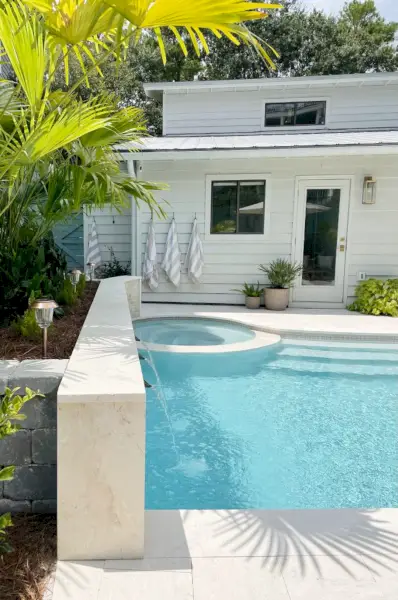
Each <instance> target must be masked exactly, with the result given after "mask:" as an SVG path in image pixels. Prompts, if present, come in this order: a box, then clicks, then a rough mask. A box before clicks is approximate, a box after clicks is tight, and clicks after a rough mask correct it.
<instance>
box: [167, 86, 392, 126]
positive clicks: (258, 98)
mask: <svg viewBox="0 0 398 600" xmlns="http://www.w3.org/2000/svg"><path fill="white" fill-rule="evenodd" d="M305 99H308V100H312V99H314V100H317V99H319V100H321V99H326V101H327V127H328V128H329V129H344V128H363V129H367V128H369V127H379V128H384V127H386V128H388V127H398V85H395V84H390V85H388V86H386V85H381V84H380V83H378V84H376V83H373V84H372V85H369V84H366V85H363V86H361V87H360V86H358V85H339V86H338V87H332V86H325V87H319V86H314V87H313V88H311V89H309V88H308V85H307V86H306V87H305V88H300V87H297V86H294V87H293V86H292V87H291V88H289V86H287V88H286V89H284V90H281V89H275V88H272V89H271V86H270V89H267V88H265V89H262V90H259V91H255V90H252V91H244V90H241V91H225V92H220V91H214V92H211V91H206V90H201V91H200V90H199V91H197V92H192V91H190V92H189V93H181V92H180V93H172V92H167V93H165V94H164V96H163V104H164V106H163V115H164V116H163V130H164V134H165V135H183V134H184V135H190V134H192V135H196V134H207V133H249V132H252V133H253V132H258V131H262V130H263V131H267V129H264V128H263V125H264V102H265V101H270V102H272V101H290V100H291V101H294V100H305ZM299 130H300V131H301V132H302V131H303V130H305V128H304V127H302V128H300V129H299ZM268 131H270V130H269V129H268ZM272 131H275V129H274V130H272ZM280 131H281V132H283V131H286V129H284V128H280Z"/></svg>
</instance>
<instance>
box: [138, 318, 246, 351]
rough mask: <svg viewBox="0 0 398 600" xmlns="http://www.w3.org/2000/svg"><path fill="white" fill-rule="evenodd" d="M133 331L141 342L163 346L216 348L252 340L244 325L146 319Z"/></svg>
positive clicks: (200, 320)
mask: <svg viewBox="0 0 398 600" xmlns="http://www.w3.org/2000/svg"><path fill="white" fill-rule="evenodd" d="M134 330H135V334H136V336H137V337H138V338H139V339H140V340H142V341H143V342H147V343H150V344H164V345H166V346H174V345H177V346H219V345H221V344H235V343H236V342H247V341H248V340H251V339H253V338H254V337H255V334H254V332H253V331H252V330H251V329H249V328H248V327H245V326H244V325H239V324H235V323H223V322H221V321H217V320H215V319H149V320H148V321H144V320H143V321H138V322H137V323H135V324H134Z"/></svg>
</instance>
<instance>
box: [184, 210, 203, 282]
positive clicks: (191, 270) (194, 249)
mask: <svg viewBox="0 0 398 600" xmlns="http://www.w3.org/2000/svg"><path fill="white" fill-rule="evenodd" d="M185 266H186V268H187V269H188V277H189V279H191V281H193V282H194V283H199V280H200V278H201V276H202V271H203V267H204V254H203V245H202V240H201V239H200V234H199V227H198V221H197V219H196V216H195V219H194V221H193V225H192V233H191V239H190V240H189V246H188V252H187V257H186V260H185Z"/></svg>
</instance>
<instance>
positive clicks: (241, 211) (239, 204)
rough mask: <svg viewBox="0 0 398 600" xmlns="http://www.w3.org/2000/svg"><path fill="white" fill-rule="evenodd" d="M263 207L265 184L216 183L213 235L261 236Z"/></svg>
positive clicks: (213, 184)
mask: <svg viewBox="0 0 398 600" xmlns="http://www.w3.org/2000/svg"><path fill="white" fill-rule="evenodd" d="M264 206H265V181H213V182H212V186H211V226H210V231H211V233H214V234H228V233H229V234H231V233H238V234H239V233H242V234H245V233H259V234H262V233H264Z"/></svg>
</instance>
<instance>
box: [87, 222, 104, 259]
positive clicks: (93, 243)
mask: <svg viewBox="0 0 398 600" xmlns="http://www.w3.org/2000/svg"><path fill="white" fill-rule="evenodd" d="M89 263H92V264H94V265H95V268H97V267H99V266H100V264H101V251H100V246H99V242H98V235H97V224H96V222H95V218H94V217H93V220H92V223H91V231H90V235H89V239H88V249H87V257H86V264H87V265H88V264H89Z"/></svg>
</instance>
